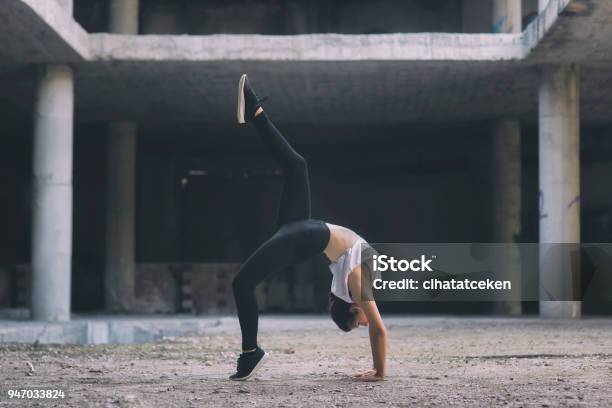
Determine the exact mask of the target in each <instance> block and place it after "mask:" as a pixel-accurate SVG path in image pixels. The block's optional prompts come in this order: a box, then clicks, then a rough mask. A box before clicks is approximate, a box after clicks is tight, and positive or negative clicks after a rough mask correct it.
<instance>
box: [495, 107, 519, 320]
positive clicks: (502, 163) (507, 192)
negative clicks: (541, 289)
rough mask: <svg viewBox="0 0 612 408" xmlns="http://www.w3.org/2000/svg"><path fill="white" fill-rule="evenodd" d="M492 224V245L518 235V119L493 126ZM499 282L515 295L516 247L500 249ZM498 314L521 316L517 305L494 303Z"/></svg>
mask: <svg viewBox="0 0 612 408" xmlns="http://www.w3.org/2000/svg"><path fill="white" fill-rule="evenodd" d="M492 131H493V149H492V150H493V152H492V153H493V166H494V167H493V192H492V193H493V209H494V210H493V225H494V233H493V235H494V242H496V243H514V242H515V240H516V237H517V236H519V235H520V233H521V196H522V195H521V126H520V122H519V121H518V120H514V119H506V120H498V121H496V122H495V123H494V124H493V129H492ZM504 259H505V260H506V261H508V262H505V263H504V264H503V265H500V268H502V269H500V271H499V272H500V274H501V275H500V277H499V279H508V280H510V281H511V282H512V285H513V287H514V288H516V289H515V290H516V291H517V293H519V288H520V286H521V263H520V252H519V249H518V247H517V246H513V245H508V246H507V247H504ZM495 311H496V312H497V313H500V314H512V315H519V314H521V302H520V301H519V300H518V299H517V301H508V302H499V303H497V304H496V307H495Z"/></svg>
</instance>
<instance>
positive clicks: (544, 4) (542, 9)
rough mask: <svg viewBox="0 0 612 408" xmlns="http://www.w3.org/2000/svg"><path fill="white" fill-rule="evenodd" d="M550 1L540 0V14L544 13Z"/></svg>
mask: <svg viewBox="0 0 612 408" xmlns="http://www.w3.org/2000/svg"><path fill="white" fill-rule="evenodd" d="M548 1H549V0H538V12H539V13H541V12H543V11H544V9H546V6H548Z"/></svg>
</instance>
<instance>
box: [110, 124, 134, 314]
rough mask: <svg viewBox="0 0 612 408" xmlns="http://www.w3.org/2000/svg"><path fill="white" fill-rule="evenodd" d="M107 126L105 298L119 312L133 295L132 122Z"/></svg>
mask: <svg viewBox="0 0 612 408" xmlns="http://www.w3.org/2000/svg"><path fill="white" fill-rule="evenodd" d="M108 128H109V131H108V152H107V159H108V161H107V174H108V179H107V183H108V190H107V200H106V228H107V230H106V257H105V260H106V262H105V265H106V271H105V275H104V284H105V300H106V307H107V308H108V309H109V310H110V311H114V312H121V311H129V310H130V308H131V305H132V304H133V298H134V279H135V267H134V202H135V181H136V180H135V179H136V177H135V175H136V166H135V157H136V124H135V123H133V122H111V123H110V124H109V127H108Z"/></svg>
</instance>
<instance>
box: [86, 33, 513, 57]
mask: <svg viewBox="0 0 612 408" xmlns="http://www.w3.org/2000/svg"><path fill="white" fill-rule="evenodd" d="M90 39H91V51H92V59H96V60H123V61H243V60H251V61H258V60H265V61H292V62H298V61H362V60H374V61H388V60H395V61H483V60H484V61H503V60H517V59H521V58H523V57H524V53H523V40H522V38H521V35H520V34H505V35H501V34H498V35H492V34H481V35H474V34H444V33H425V34H380V35H345V34H306V35H295V36H273V35H238V34H220V35H210V36H172V35H147V36H139V37H134V36H126V35H112V34H91V35H90Z"/></svg>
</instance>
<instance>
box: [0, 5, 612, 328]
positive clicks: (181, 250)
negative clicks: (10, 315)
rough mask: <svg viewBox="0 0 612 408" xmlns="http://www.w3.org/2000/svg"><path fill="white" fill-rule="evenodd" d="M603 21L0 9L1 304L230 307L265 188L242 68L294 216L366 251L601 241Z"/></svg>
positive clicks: (274, 183)
mask: <svg viewBox="0 0 612 408" xmlns="http://www.w3.org/2000/svg"><path fill="white" fill-rule="evenodd" d="M611 12H612V4H610V2H609V1H606V0H588V1H585V0H549V1H543V0H539V1H537V0H531V1H529V0H523V1H519V0H492V1H488V0H463V1H461V0H456V1H442V0H435V1H434V0H427V1H417V0H415V1H399V0H388V1H373V0H364V1H359V2H348V1H347V2H344V1H342V2H340V1H331V0H318V1H311V2H298V1H285V2H268V1H264V0H253V1H248V2H247V1H239V0H232V1H225V2H215V1H212V0H206V1H196V0H181V1H174V2H166V1H158V0H75V1H74V4H72V0H4V1H3V2H2V4H1V5H0V41H1V43H2V44H3V45H2V47H0V115H1V117H2V120H1V121H0V141H1V143H2V146H3V147H2V149H0V155H1V156H0V180H1V181H2V182H1V183H0V186H1V187H0V195H1V196H0V197H1V200H0V225H2V228H1V229H0V307H9V308H12V307H27V308H30V309H31V317H32V318H33V319H37V320H50V321H54V320H57V321H62V320H67V319H69V318H70V312H71V311H77V312H83V311H93V310H108V311H115V312H136V311H138V312H165V313H172V312H178V311H184V310H196V311H198V312H219V311H221V312H223V311H228V310H231V308H232V301H231V293H229V290H230V286H229V282H230V281H231V276H232V274H233V273H234V271H235V270H236V268H237V266H238V265H239V263H240V262H241V261H242V260H244V259H245V257H246V256H247V255H248V254H249V253H250V251H252V250H253V249H254V248H255V247H256V246H257V245H258V244H259V243H260V242H261V241H262V240H263V239H264V238H265V237H266V236H267V235H269V234H270V233H271V231H272V226H273V222H272V221H273V219H274V213H275V208H276V206H277V205H278V193H279V189H280V186H281V184H282V175H281V174H280V173H279V171H278V169H277V167H276V165H275V164H274V163H273V162H271V161H270V160H269V158H268V157H267V156H266V154H265V152H264V151H263V149H262V147H261V146H260V144H259V142H258V140H257V138H256V135H255V134H254V133H253V131H252V130H250V129H246V128H242V127H239V126H238V125H237V124H236V123H235V118H234V116H235V115H234V112H235V110H234V109H235V107H234V103H235V100H234V99H235V87H236V81H237V78H239V76H240V74H241V73H243V72H248V73H249V75H250V77H251V78H252V80H253V82H254V83H256V84H257V86H258V88H261V89H262V90H263V91H264V92H265V93H266V94H267V95H268V96H269V97H270V100H271V102H270V103H269V106H268V108H267V110H268V112H269V113H270V115H271V116H272V117H273V118H274V119H275V121H276V122H278V123H279V126H280V127H281V128H282V129H283V131H284V133H286V134H287V135H288V137H289V138H290V139H291V142H292V143H295V144H296V145H297V146H298V147H299V149H300V150H301V151H303V152H304V154H305V156H307V158H308V159H310V161H311V167H312V178H313V180H312V185H313V210H314V211H313V212H314V216H316V217H317V218H321V219H326V220H330V221H333V222H335V223H339V224H346V225H349V226H351V227H353V228H354V229H355V230H356V231H358V232H360V233H361V234H362V235H364V236H366V237H367V238H368V239H370V240H371V241H373V242H383V241H384V242H513V241H515V242H538V241H541V242H544V243H576V242H581V241H585V242H607V241H608V240H609V239H610V238H611V237H612V185H610V183H605V182H604V181H605V180H607V179H608V178H609V177H610V176H612V159H610V157H612V156H611V155H610V154H611V153H612V142H610V138H609V137H610V132H611V130H612V121H611V119H610V112H611V111H612V96H611V95H612V93H610V92H609V87H610V83H611V81H612V70H611V69H610V68H611V66H612V58H610V55H612V54H611V53H610V51H612V49H611V48H612V46H611V45H610V44H612V42H610V41H609V39H610V38H612V28H610V27H612V25H611V24H610V23H611V22H612V21H610V16H611V15H612V14H611ZM338 157H341V159H340V160H338ZM347 203H351V204H350V205H349V206H347ZM347 207H348V208H347ZM30 208H31V209H32V211H30ZM314 262H317V261H314ZM320 269H321V268H317V269H316V270H317V271H319V270H320ZM312 270H314V269H313V268H312V265H306V266H300V267H296V268H295V270H294V271H292V272H291V273H290V274H289V275H287V276H288V277H285V278H282V279H275V280H272V281H271V282H269V283H268V284H267V287H266V288H262V291H261V293H260V296H261V299H262V303H263V304H264V305H265V307H266V308H267V309H268V310H276V309H290V310H302V309H303V310H315V309H321V308H323V307H324V304H325V299H326V296H327V288H328V287H329V279H330V276H329V274H325V273H324V272H323V273H321V272H316V273H313V272H312ZM541 273H542V276H543V278H546V279H549V278H551V277H552V278H553V279H557V278H558V279H570V278H569V277H564V275H562V274H560V273H559V271H557V270H555V269H554V268H551V267H550V265H542V268H541ZM506 306H507V307H506V308H505V311H504V313H515V314H516V313H520V312H521V308H520V306H521V305H517V304H509V305H506ZM523 306H524V308H523V310H522V311H523V312H530V311H531V312H534V311H537V310H538V308H537V305H533V304H532V305H523ZM580 306H581V305H580V304H579V303H576V302H550V303H549V302H547V303H543V304H542V305H541V307H540V308H539V310H540V313H541V314H542V315H543V316H547V317H579V316H580V315H581V313H582V311H581V307H580ZM394 307H395V308H397V307H398V306H397V305H391V306H389V310H391V309H392V308H394ZM401 307H402V311H405V312H422V311H448V310H449V309H448V307H446V308H445V305H417V304H409V305H402V306H401ZM457 308H459V309H461V310H463V311H465V312H490V311H491V305H479V304H476V305H472V304H463V305H461V306H459V307H457V306H453V310H455V309H457ZM498 311H499V310H498ZM601 311H607V312H609V311H610V308H609V307H608V308H607V309H606V305H603V306H602V307H601V309H595V308H593V307H592V310H591V309H585V310H584V313H592V312H601Z"/></svg>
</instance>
